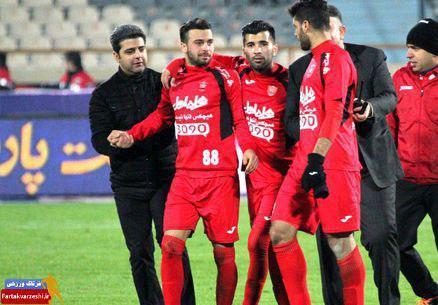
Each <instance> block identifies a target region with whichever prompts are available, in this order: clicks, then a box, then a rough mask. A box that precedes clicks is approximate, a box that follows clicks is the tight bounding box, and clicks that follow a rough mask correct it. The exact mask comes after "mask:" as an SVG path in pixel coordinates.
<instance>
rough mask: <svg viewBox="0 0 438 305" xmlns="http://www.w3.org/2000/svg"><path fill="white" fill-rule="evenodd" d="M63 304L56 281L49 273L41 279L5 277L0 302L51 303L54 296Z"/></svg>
mask: <svg viewBox="0 0 438 305" xmlns="http://www.w3.org/2000/svg"><path fill="white" fill-rule="evenodd" d="M55 296H56V297H57V298H58V299H59V301H60V302H61V303H62V304H64V299H63V298H62V295H61V293H60V292H59V289H58V282H57V281H56V279H55V278H54V277H53V276H52V275H51V274H50V273H49V275H48V276H47V277H46V278H43V279H6V280H5V288H4V289H2V290H1V297H0V303H1V304H52V303H51V302H52V301H53V299H54V297H55Z"/></svg>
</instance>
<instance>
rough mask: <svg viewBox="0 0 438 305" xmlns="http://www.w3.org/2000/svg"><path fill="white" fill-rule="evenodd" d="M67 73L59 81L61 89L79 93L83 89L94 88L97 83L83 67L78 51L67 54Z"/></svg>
mask: <svg viewBox="0 0 438 305" xmlns="http://www.w3.org/2000/svg"><path fill="white" fill-rule="evenodd" d="M65 63H66V67H67V71H66V72H65V73H64V75H62V77H61V79H60V80H59V88H60V89H71V90H73V91H78V90H80V89H82V88H92V87H94V86H95V82H94V80H93V78H91V76H90V75H89V74H88V73H87V72H85V71H84V68H83V67H82V60H81V54H80V53H79V52H76V51H70V52H67V53H65Z"/></svg>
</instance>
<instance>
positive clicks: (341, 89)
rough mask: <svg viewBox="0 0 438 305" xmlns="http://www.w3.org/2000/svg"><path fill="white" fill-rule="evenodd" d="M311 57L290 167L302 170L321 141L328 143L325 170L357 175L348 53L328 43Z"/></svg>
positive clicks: (351, 69)
mask: <svg viewBox="0 0 438 305" xmlns="http://www.w3.org/2000/svg"><path fill="white" fill-rule="evenodd" d="M312 54H313V58H312V61H311V62H310V64H309V66H308V67H307V70H306V73H305V74H304V77H303V81H302V83H301V87H300V141H299V142H298V144H297V145H298V147H297V153H296V157H295V159H294V165H293V166H294V167H295V168H298V169H304V168H306V166H307V155H308V154H309V153H312V152H313V149H314V147H315V144H316V141H317V140H318V138H320V137H322V138H328V139H330V140H331V142H332V146H331V148H330V150H329V152H328V153H327V156H326V158H325V162H324V168H325V169H332V170H333V169H334V170H346V171H359V170H360V168H361V166H360V163H359V158H358V156H359V154H358V148H357V140H356V131H355V127H354V123H353V117H352V113H353V99H354V96H355V91H356V83H357V75H356V69H355V67H354V65H353V62H352V61H351V58H350V55H348V52H347V51H345V50H343V49H342V48H340V47H339V46H337V45H336V44H335V43H333V42H332V41H330V40H327V41H325V42H323V43H322V44H320V45H318V46H317V47H315V48H313V49H312Z"/></svg>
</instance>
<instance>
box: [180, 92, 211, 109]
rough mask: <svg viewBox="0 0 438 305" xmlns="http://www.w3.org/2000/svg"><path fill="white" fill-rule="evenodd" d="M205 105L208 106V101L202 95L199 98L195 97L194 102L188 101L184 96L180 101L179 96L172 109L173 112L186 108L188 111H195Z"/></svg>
mask: <svg viewBox="0 0 438 305" xmlns="http://www.w3.org/2000/svg"><path fill="white" fill-rule="evenodd" d="M207 104H208V99H207V98H206V97H205V96H203V95H201V96H198V95H195V98H194V100H190V99H189V97H188V96H186V97H184V98H182V99H181V98H180V97H179V96H177V97H176V101H175V104H174V105H173V108H174V109H175V110H178V109H182V108H186V109H189V110H195V109H198V108H201V107H203V106H205V105H207Z"/></svg>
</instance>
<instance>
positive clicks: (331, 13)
mask: <svg viewBox="0 0 438 305" xmlns="http://www.w3.org/2000/svg"><path fill="white" fill-rule="evenodd" d="M328 13H329V16H330V17H335V18H338V19H339V20H340V21H341V22H342V14H341V12H340V11H339V10H338V8H337V7H336V6H334V5H329V6H328Z"/></svg>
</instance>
